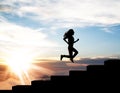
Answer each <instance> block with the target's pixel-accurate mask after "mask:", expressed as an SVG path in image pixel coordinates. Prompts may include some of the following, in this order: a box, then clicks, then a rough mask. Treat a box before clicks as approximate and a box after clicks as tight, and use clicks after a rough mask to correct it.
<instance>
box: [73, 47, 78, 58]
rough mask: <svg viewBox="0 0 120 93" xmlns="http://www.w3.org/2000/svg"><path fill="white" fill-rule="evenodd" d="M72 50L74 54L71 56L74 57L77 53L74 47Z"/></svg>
mask: <svg viewBox="0 0 120 93" xmlns="http://www.w3.org/2000/svg"><path fill="white" fill-rule="evenodd" d="M73 52H74V55H73V58H74V57H75V56H76V55H77V54H78V51H77V50H76V49H75V48H73Z"/></svg>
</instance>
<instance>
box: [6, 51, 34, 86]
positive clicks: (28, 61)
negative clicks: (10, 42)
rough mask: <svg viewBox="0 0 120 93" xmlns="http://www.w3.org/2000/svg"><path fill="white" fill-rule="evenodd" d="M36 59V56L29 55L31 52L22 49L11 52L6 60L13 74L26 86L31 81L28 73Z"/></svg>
mask: <svg viewBox="0 0 120 93" xmlns="http://www.w3.org/2000/svg"><path fill="white" fill-rule="evenodd" d="M34 58H35V55H34V54H32V53H29V51H26V50H23V49H20V50H16V51H12V52H10V53H9V56H8V57H7V58H5V61H6V63H7V65H8V66H9V68H10V69H11V72H12V73H14V74H15V75H16V76H18V78H19V79H20V81H21V84H25V82H26V80H27V81H28V82H30V81H31V79H30V76H29V74H28V71H29V70H30V69H31V67H32V62H33V61H34Z"/></svg>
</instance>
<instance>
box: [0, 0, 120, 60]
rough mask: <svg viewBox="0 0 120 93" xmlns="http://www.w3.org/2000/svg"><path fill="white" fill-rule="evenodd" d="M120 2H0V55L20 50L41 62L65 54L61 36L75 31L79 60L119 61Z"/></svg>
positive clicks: (113, 0)
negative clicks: (86, 58) (71, 30)
mask: <svg viewBox="0 0 120 93" xmlns="http://www.w3.org/2000/svg"><path fill="white" fill-rule="evenodd" d="M119 8H120V1H119V0H58V1H56V0H28V1H26V0H12V1H9V0H0V41H1V42H0V55H1V58H2V57H5V56H6V55H7V56H9V55H10V54H11V52H13V51H17V50H21V51H26V52H27V53H28V54H29V53H31V54H34V55H35V56H37V57H40V58H57V59H59V56H60V55H61V54H68V51H67V44H66V43H65V42H64V41H63V39H62V38H63V34H64V32H66V31H67V30H68V29H70V28H73V29H74V30H75V35H74V36H75V39H77V38H79V39H80V41H79V42H77V43H76V44H75V48H76V49H77V50H78V51H79V54H78V55H77V58H82V57H119V55H120V52H119V50H120V43H119V40H120V34H119V32H120V21H119V20H120V13H119Z"/></svg>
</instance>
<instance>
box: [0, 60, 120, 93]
mask: <svg viewBox="0 0 120 93" xmlns="http://www.w3.org/2000/svg"><path fill="white" fill-rule="evenodd" d="M119 74H120V59H111V60H106V61H105V62H104V65H88V66H87V69H86V70H79V71H78V70H71V71H69V75H63V76H62V75H56V76H51V77H50V80H35V81H32V82H31V85H17V86H13V87H12V90H0V93H64V92H67V93H68V92H70V93H71V92H73V93H85V92H87V93H88V92H90V93H99V92H101V93H104V92H106V93H108V92H110V93H119V91H120V88H119V87H120V75H119Z"/></svg>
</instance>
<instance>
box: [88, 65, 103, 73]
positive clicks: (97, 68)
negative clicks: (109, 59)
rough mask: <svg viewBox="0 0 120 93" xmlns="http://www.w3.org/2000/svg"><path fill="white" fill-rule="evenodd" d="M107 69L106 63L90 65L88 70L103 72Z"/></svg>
mask: <svg viewBox="0 0 120 93" xmlns="http://www.w3.org/2000/svg"><path fill="white" fill-rule="evenodd" d="M104 70H105V66H104V65H88V66H87V71H89V72H103V71H104Z"/></svg>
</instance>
